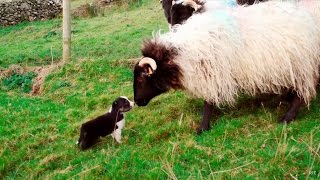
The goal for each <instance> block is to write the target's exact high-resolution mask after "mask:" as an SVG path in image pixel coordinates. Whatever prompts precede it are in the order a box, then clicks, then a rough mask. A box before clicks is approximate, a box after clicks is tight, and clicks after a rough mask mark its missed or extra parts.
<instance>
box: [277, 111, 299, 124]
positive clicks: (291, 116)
mask: <svg viewBox="0 0 320 180" xmlns="http://www.w3.org/2000/svg"><path fill="white" fill-rule="evenodd" d="M295 117H296V115H295V114H289V113H288V114H286V115H285V116H283V117H281V118H280V119H279V122H280V123H287V124H289V123H290V122H292V121H293V120H294V119H295Z"/></svg>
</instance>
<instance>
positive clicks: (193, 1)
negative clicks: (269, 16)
mask: <svg viewBox="0 0 320 180" xmlns="http://www.w3.org/2000/svg"><path fill="white" fill-rule="evenodd" d="M264 1H266V0H256V1H255V0H226V1H215V0H207V1H204V0H177V1H175V0H163V1H160V2H161V3H162V8H163V10H164V15H165V17H166V19H167V21H168V23H169V24H170V26H169V27H170V28H171V26H173V25H175V24H182V23H183V22H184V21H186V20H187V19H188V18H189V17H191V16H192V15H193V13H202V12H204V11H208V10H209V11H211V10H214V9H217V8H219V7H235V6H236V5H237V4H238V5H252V4H253V3H257V2H264Z"/></svg>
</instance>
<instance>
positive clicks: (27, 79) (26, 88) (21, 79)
mask: <svg viewBox="0 0 320 180" xmlns="http://www.w3.org/2000/svg"><path fill="white" fill-rule="evenodd" d="M35 76H36V74H35V73H34V72H27V73H24V74H19V73H13V74H11V75H10V76H9V77H7V78H4V79H3V80H2V84H3V85H4V86H6V87H7V88H8V90H13V89H17V88H21V91H22V92H24V93H28V92H30V91H31V89H32V79H33V78H34V77H35Z"/></svg>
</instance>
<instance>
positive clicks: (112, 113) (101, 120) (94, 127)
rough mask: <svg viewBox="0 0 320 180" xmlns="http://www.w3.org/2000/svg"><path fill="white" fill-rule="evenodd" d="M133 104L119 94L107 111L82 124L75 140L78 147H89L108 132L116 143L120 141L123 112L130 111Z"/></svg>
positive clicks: (82, 148) (123, 122)
mask: <svg viewBox="0 0 320 180" xmlns="http://www.w3.org/2000/svg"><path fill="white" fill-rule="evenodd" d="M133 105H134V103H133V102H132V101H130V100H129V99H128V98H127V97H124V96H120V97H118V98H117V99H116V100H115V101H114V102H113V103H112V107H111V108H110V110H109V112H107V113H106V114H103V115H101V116H98V117H97V118H95V119H92V120H90V121H88V122H86V123H84V124H82V126H81V129H80V137H79V140H78V142H77V144H78V145H79V146H80V149H81V150H85V149H88V148H90V147H91V146H93V145H94V144H95V143H96V142H97V140H98V139H99V137H105V136H107V135H109V134H111V136H112V137H113V138H114V139H115V140H116V141H117V142H118V143H121V129H122V128H124V124H125V120H124V114H123V113H124V112H128V111H130V110H131V109H132V107H133Z"/></svg>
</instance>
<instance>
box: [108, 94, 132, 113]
mask: <svg viewBox="0 0 320 180" xmlns="http://www.w3.org/2000/svg"><path fill="white" fill-rule="evenodd" d="M133 106H134V103H133V102H132V101H130V100H129V99H128V98H127V97H125V96H120V97H118V98H117V99H116V100H115V101H114V102H113V103H112V111H117V112H128V111H130V110H131V109H132V108H133Z"/></svg>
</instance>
